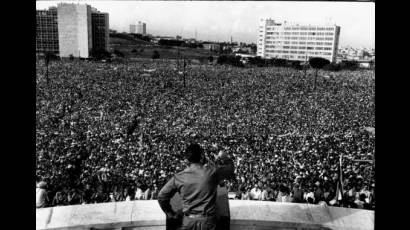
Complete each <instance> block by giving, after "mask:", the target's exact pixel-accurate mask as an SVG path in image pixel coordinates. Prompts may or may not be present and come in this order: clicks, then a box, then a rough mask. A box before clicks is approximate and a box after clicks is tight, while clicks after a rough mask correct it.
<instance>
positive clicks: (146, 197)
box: [142, 186, 151, 200]
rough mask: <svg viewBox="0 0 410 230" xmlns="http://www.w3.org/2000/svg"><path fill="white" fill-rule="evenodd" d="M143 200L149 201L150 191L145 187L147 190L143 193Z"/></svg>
mask: <svg viewBox="0 0 410 230" xmlns="http://www.w3.org/2000/svg"><path fill="white" fill-rule="evenodd" d="M142 199H143V200H150V199H151V189H150V187H149V186H147V189H146V190H145V191H144V192H143V197H142Z"/></svg>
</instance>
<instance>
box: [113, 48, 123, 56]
mask: <svg viewBox="0 0 410 230" xmlns="http://www.w3.org/2000/svg"><path fill="white" fill-rule="evenodd" d="M114 54H115V55H116V56H117V57H124V54H123V53H122V52H121V51H119V50H117V49H115V50H114Z"/></svg>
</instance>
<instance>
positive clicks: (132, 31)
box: [130, 24, 137, 34]
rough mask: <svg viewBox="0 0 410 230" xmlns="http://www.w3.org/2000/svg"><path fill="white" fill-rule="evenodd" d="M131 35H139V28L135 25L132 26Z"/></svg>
mask: <svg viewBox="0 0 410 230" xmlns="http://www.w3.org/2000/svg"><path fill="white" fill-rule="evenodd" d="M130 33H131V34H135V33H137V26H136V25H134V24H132V25H130Z"/></svg>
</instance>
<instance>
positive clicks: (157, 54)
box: [151, 50, 160, 59]
mask: <svg viewBox="0 0 410 230" xmlns="http://www.w3.org/2000/svg"><path fill="white" fill-rule="evenodd" d="M159 57H160V55H159V52H158V51H157V50H154V51H153V52H152V55H151V58H152V59H159Z"/></svg>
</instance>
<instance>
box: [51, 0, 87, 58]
mask: <svg viewBox="0 0 410 230" xmlns="http://www.w3.org/2000/svg"><path fill="white" fill-rule="evenodd" d="M57 18H58V31H59V33H58V40H59V46H60V57H69V56H71V55H72V56H75V57H84V58H88V57H89V52H90V50H91V49H92V29H91V7H90V6H89V5H80V4H68V3H60V4H58V6H57Z"/></svg>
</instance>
